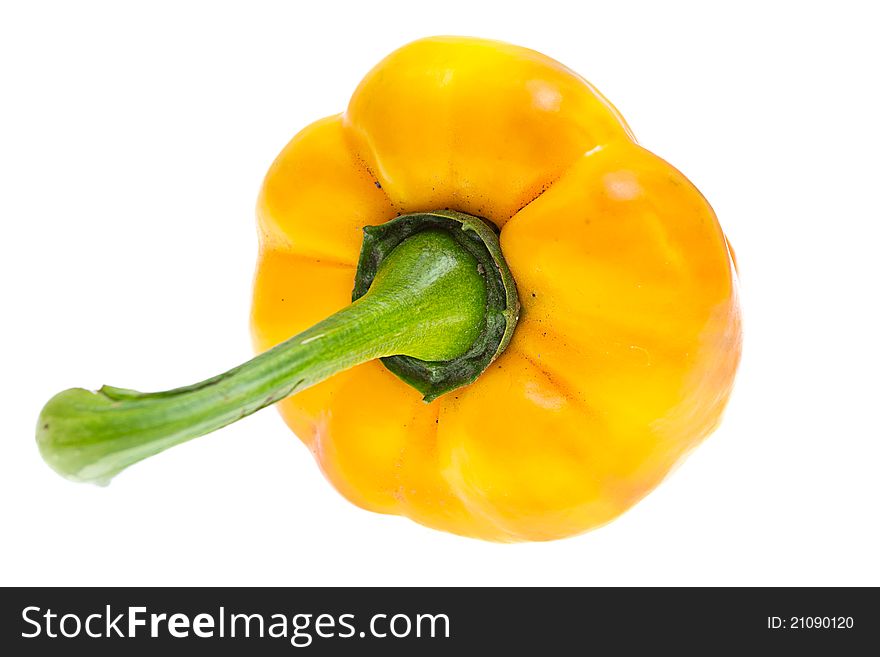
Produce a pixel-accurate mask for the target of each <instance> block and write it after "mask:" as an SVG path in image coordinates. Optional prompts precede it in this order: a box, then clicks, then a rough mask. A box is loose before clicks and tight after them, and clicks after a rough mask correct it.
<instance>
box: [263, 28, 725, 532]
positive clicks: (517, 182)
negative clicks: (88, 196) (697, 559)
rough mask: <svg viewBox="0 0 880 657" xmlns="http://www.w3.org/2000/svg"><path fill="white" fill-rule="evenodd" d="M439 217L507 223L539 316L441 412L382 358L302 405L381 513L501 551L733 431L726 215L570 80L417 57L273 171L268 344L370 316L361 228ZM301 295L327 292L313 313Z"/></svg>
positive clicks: (297, 420)
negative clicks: (359, 295)
mask: <svg viewBox="0 0 880 657" xmlns="http://www.w3.org/2000/svg"><path fill="white" fill-rule="evenodd" d="M440 208H453V209H455V210H459V211H462V212H465V213H469V214H473V215H478V216H483V217H486V218H488V219H490V220H491V221H492V222H493V223H494V224H495V225H496V226H498V227H499V228H501V247H502V250H503V253H504V257H505V259H506V260H507V263H508V265H509V267H510V269H511V271H512V273H513V277H514V279H515V280H516V284H517V287H518V288H519V293H520V297H521V300H522V304H523V309H522V314H521V317H520V320H519V324H518V326H517V329H516V331H515V333H514V336H513V341H512V343H511V344H510V346H509V347H508V349H507V350H506V351H505V353H504V354H503V355H502V356H501V357H500V358H499V359H498V360H497V361H496V362H495V363H494V364H493V366H492V367H491V368H490V369H489V370H487V371H486V372H485V374H483V376H482V377H481V378H480V379H479V380H478V381H476V382H475V383H474V384H472V385H470V386H468V387H466V388H463V389H460V390H458V391H456V392H454V393H449V394H447V395H445V396H443V397H441V398H439V399H437V400H435V401H433V402H431V403H430V404H427V405H426V404H423V403H422V401H421V398H420V395H419V393H418V392H417V391H416V390H414V389H412V388H411V387H409V386H407V385H406V384H405V383H403V382H402V381H400V380H399V379H397V378H396V377H395V376H393V375H392V374H391V373H389V372H388V371H387V370H386V369H385V368H384V367H383V366H382V364H381V363H379V362H376V361H373V362H368V363H364V364H363V365H359V366H358V367H356V368H353V369H351V370H348V371H347V372H344V373H342V374H338V375H336V376H334V377H332V378H330V379H328V380H326V381H324V382H323V383H321V384H319V385H317V386H315V387H313V388H311V389H310V390H308V391H306V392H303V393H301V394H298V395H296V396H293V397H290V398H288V399H286V400H285V401H283V402H281V404H280V409H281V412H282V414H283V416H284V419H285V420H286V421H287V423H288V424H289V425H290V427H291V428H292V429H293V430H294V432H295V433H296V434H297V435H298V436H299V437H300V438H301V439H302V440H303V441H304V442H305V443H306V444H307V445H308V446H309V448H310V449H311V450H312V452H313V454H314V455H315V458H316V459H317V460H318V463H319V464H320V465H321V467H322V469H323V470H324V472H325V473H326V475H327V477H328V478H329V479H330V481H331V482H332V483H333V485H334V486H336V487H337V488H338V489H339V490H340V491H341V492H342V493H343V494H344V495H345V496H346V497H347V498H348V499H350V500H351V501H352V502H354V503H356V504H358V505H360V506H362V507H364V508H366V509H370V510H373V511H380V512H384V513H399V514H404V515H407V516H409V517H411V518H413V519H414V520H416V521H418V522H421V523H423V524H426V525H428V526H430V527H435V528H438V529H444V530H447V531H451V532H455V533H459V534H465V535H468V536H479V537H482V538H488V539H495V540H542V539H552V538H559V537H562V536H568V535H570V534H575V533H578V532H582V531H584V530H586V529H589V528H591V527H595V526H596V525H599V524H602V523H604V522H607V521H608V520H611V519H612V518H614V517H615V516H617V515H618V514H620V513H621V512H623V511H624V510H626V509H627V508H628V507H630V506H631V505H632V504H633V503H634V502H636V501H637V500H638V499H639V498H641V497H642V496H643V495H644V494H645V493H647V492H648V491H649V490H651V489H652V488H653V487H654V486H655V485H656V484H657V483H658V482H659V481H660V479H661V478H662V477H663V476H664V475H665V474H666V473H667V472H668V471H669V469H670V468H671V467H672V466H673V465H674V464H675V463H676V462H677V461H678V460H679V458H681V456H682V455H683V454H684V453H685V452H687V451H688V450H689V449H690V448H692V447H693V446H694V445H696V444H697V443H698V442H699V441H700V440H701V439H702V438H703V437H705V436H706V435H707V434H708V433H709V432H710V431H711V430H712V429H713V428H714V427H715V425H716V423H717V422H718V419H719V416H720V414H721V411H722V409H723V407H724V404H725V402H726V401H727V397H728V395H729V393H730V389H731V385H732V382H733V376H734V372H735V370H736V367H737V363H738V360H739V354H740V342H741V335H740V321H739V317H740V315H739V308H738V303H737V296H736V283H735V275H734V271H733V268H732V266H731V257H730V254H729V252H728V248H727V245H726V243H725V238H724V234H723V233H722V231H721V228H720V227H719V225H718V222H717V220H716V218H715V215H714V213H713V212H712V208H711V207H710V206H709V204H708V203H707V202H706V200H705V199H704V198H703V197H702V196H701V195H700V193H699V192H698V191H697V190H696V189H695V188H694V186H693V185H692V184H691V183H690V182H689V181H688V180H687V179H686V178H685V177H684V176H683V175H682V174H681V173H679V172H678V171H677V170H675V169H674V168H673V167H672V166H670V165H669V164H667V163H666V162H664V161H663V160H661V159H660V158H658V157H657V156H655V155H653V154H651V153H650V152H648V151H646V150H645V149H643V148H641V147H640V146H638V145H637V144H636V142H635V140H634V138H633V135H632V132H631V131H630V129H629V128H628V127H627V125H626V123H625V122H624V120H623V118H622V117H621V116H620V114H619V113H618V112H617V110H616V109H615V108H614V107H613V106H612V105H611V104H610V103H609V102H608V101H607V100H606V99H605V98H604V97H603V96H602V95H601V94H599V92H598V91H596V90H595V89H594V88H593V87H592V86H591V85H590V84H589V83H587V82H586V81H585V80H583V78H581V77H579V76H578V75H576V74H575V73H573V72H572V71H570V70H569V69H567V68H565V67H564V66H562V65H561V64H559V63H557V62H555V61H553V60H552V59H549V58H547V57H545V56H543V55H541V54H538V53H536V52H533V51H531V50H526V49H524V48H518V47H515V46H511V45H507V44H503V43H497V42H493V41H485V40H479V39H463V38H432V39H425V40H422V41H417V42H415V43H411V44H409V45H407V46H405V47H403V48H401V49H400V50H398V51H397V52H395V53H393V54H391V55H390V56H389V57H387V58H386V59H385V60H384V61H382V62H381V63H380V64H379V65H378V66H376V67H375V68H374V69H373V70H372V71H371V72H370V73H369V74H368V75H367V77H366V78H365V79H364V80H363V82H361V84H360V86H358V88H357V90H356V91H355V93H354V96H353V97H352V99H351V102H350V103H349V106H348V110H347V111H346V112H345V114H343V115H339V116H333V117H330V118H327V119H324V120H322V121H318V122H317V123H315V124H313V125H311V126H309V127H308V128H306V129H305V130H303V131H302V132H301V133H299V134H298V135H297V136H296V137H295V138H294V139H293V141H291V142H290V143H289V144H288V145H287V147H286V148H285V149H284V150H283V151H282V153H281V154H280V155H279V156H278V159H277V160H276V161H275V163H274V164H273V165H272V167H271V169H270V170H269V173H268V175H267V176H266V180H265V183H264V185H263V189H262V192H261V194H260V198H259V202H258V218H259V226H260V234H261V237H262V249H261V252H260V261H259V266H258V269H257V275H256V283H255V288H254V304H253V314H252V320H253V321H252V326H253V334H254V339H255V344H256V347H257V349H258V350H264V349H267V348H268V347H271V346H273V345H275V344H276V343H278V342H281V341H282V340H285V339H286V338H287V337H289V336H290V335H292V334H294V333H298V332H299V331H301V330H303V329H305V328H306V327H308V326H311V325H312V324H314V323H315V322H316V321H318V320H320V319H321V318H322V317H325V316H327V315H328V314H330V313H332V312H335V311H337V310H339V309H340V308H342V307H344V306H345V305H346V304H347V303H348V302H349V297H350V293H351V289H352V281H353V278H354V273H355V267H356V265H357V261H358V254H359V250H360V235H361V227H363V226H365V225H372V224H379V223H382V222H384V221H387V220H388V219H390V218H393V217H395V216H397V215H398V214H403V213H411V212H417V211H424V210H436V209H440ZM291 289H296V290H302V289H306V290H307V294H308V296H307V297H303V296H300V297H298V301H297V302H296V303H292V302H291V296H290V294H288V290H291Z"/></svg>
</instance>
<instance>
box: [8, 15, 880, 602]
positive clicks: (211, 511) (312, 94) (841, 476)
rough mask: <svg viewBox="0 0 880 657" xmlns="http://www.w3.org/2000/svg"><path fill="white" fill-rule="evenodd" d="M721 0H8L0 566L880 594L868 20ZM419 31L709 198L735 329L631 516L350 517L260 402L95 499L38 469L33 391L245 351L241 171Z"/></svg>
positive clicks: (872, 47)
mask: <svg viewBox="0 0 880 657" xmlns="http://www.w3.org/2000/svg"><path fill="white" fill-rule="evenodd" d="M822 5H824V7H823V6H822ZM715 6H716V5H715V3H711V4H710V3H698V2H694V3H670V2H639V3H636V2H613V3H612V2H583V1H582V2H571V3H561V2H551V1H550V0H541V1H540V2H528V3H516V2H511V1H510V0H508V1H507V2H503V3H494V2H493V3H490V2H474V1H473V0H470V1H467V2H454V1H451V0H446V1H445V2H443V3H441V4H439V5H438V4H437V3H428V4H425V3H415V2H410V3H391V2H382V1H379V0H371V1H370V2H358V3H351V4H350V5H346V4H345V3H324V2H310V3H299V2H287V3H281V2H278V3H275V2H247V3H245V2H241V3H235V4H228V3H219V2H188V3H177V2H173V3H172V2H152V3H141V4H140V7H135V6H134V3H125V6H123V4H122V3H112V2H106V3H97V2H79V3H64V2H58V3H47V2H29V3H26V2H18V3H16V2H11V3H9V2H5V3H3V5H2V9H0V222H2V223H0V231H2V237H0V249H2V253H0V256H2V257H0V267H2V272H0V274H2V275H0V281H2V286H3V287H2V291H3V294H2V297H3V302H2V307H3V310H4V312H3V319H2V324H0V330H2V340H0V350H2V353H0V356H2V361H0V362H2V375H0V386H2V391H0V394H2V399H3V400H4V410H3V429H2V439H3V442H2V457H0V458H2V465H3V475H2V477H0V527H2V534H3V537H2V540H0V552H2V554H0V584H22V585H36V584H118V585H137V584H141V585H150V584H216V585H221V584H233V585H239V584H255V585H256V584H264V585H266V584H279V585H281V584H284V585H306V584H311V585H324V584H328V585H329V584H403V585H428V584H475V585H482V584H495V585H499V584H500V585H506V584H529V585H531V584H587V585H600V584H605V585H621V584H622V585H627V584H735V585H737V584H873V585H878V584H880V566H878V559H877V555H878V553H880V531H878V514H877V502H878V499H880V486H878V481H877V468H878V462H880V441H878V437H880V429H878V421H877V417H878V414H877V410H876V409H877V405H878V397H880V395H878V393H880V385H878V366H880V348H878V334H880V325H878V324H880V323H878V319H877V318H878V313H877V306H878V296H880V295H878V285H877V283H878V275H877V271H878V269H877V241H876V240H877V238H878V236H880V231H878V219H880V216H878V215H880V210H878V207H880V203H878V173H880V167H878V155H877V153H878V147H880V134H878V118H877V117H878V115H880V103H878V98H877V71H876V65H877V62H878V61H880V48H878V45H877V40H876V20H875V19H872V17H871V16H869V12H870V10H869V9H868V7H869V6H870V4H869V3H860V2H835V3H822V4H821V5H820V4H819V3H817V4H816V5H812V4H810V3H804V2H798V3H795V2H792V3H784V2H775V3H769V2H756V3H748V2H741V3H737V4H736V5H735V6H734V5H731V6H730V8H729V9H719V8H712V7H715ZM432 34H465V35H475V36H484V37H489V38H496V39H502V40H506V41H510V42H513V43H517V44H520V45H524V46H528V47H531V48H534V49H536V50H539V51H542V52H544V53H546V54H548V55H550V56H552V57H554V58H556V59H558V60H560V61H562V62H563V63H565V64H567V65H568V66H570V67H571V68H573V69H575V70H576V71H578V72H580V73H581V74H583V75H584V76H585V77H587V78H588V79H589V80H590V81H592V82H593V83H594V84H595V85H596V86H597V87H598V88H599V89H600V90H601V91H602V92H603V93H604V94H605V95H607V96H608V97H609V98H610V99H611V101H612V102H613V103H615V104H616V105H617V107H618V108H619V109H620V110H621V112H622V113H623V114H624V116H625V117H626V118H627V120H628V121H629V123H630V125H631V126H632V127H633V129H634V131H635V132H636V135H637V136H638V137H639V139H640V141H641V143H642V144H644V145H645V146H646V147H647V148H649V149H651V150H653V151H655V152H656V153H658V154H659V155H661V156H662V157H664V158H665V159H668V160H669V161H670V162H672V163H673V164H674V165H675V166H676V167H678V168H680V169H681V170H682V171H684V172H685V174H686V175H688V176H689V177H690V178H691V179H692V180H693V181H694V183H695V184H696V185H697V186H698V187H699V188H700V189H701V191H702V192H703V193H704V194H705V195H706V196H707V198H708V199H709V200H710V201H711V202H712V204H713V206H714V207H715V210H716V211H717V213H718V216H719V218H720V219H721V222H722V225H723V226H724V228H725V230H726V232H727V233H728V235H729V237H730V239H731V241H732V242H733V244H734V246H735V247H736V249H737V255H738V259H739V265H740V270H741V276H742V296H743V303H744V314H745V322H746V324H745V327H746V341H745V352H744V359H743V363H742V368H741V371H740V376H739V378H738V381H737V388H736V391H735V395H734V398H733V400H732V402H731V404H730V406H729V409H728V413H727V416H726V419H725V421H724V423H723V425H722V427H721V429H720V430H718V431H717V432H716V433H715V434H714V435H713V436H712V437H711V438H710V439H709V440H708V441H707V442H706V443H705V444H704V445H703V446H702V447H701V448H700V449H698V450H697V451H696V452H695V453H694V454H693V455H692V456H691V457H690V458H689V459H688V460H687V461H686V463H684V465H682V466H681V467H680V468H678V469H677V470H676V471H675V472H674V473H673V474H672V475H670V477H669V478H668V479H667V480H666V481H665V482H664V483H663V484H662V485H661V486H660V487H659V488H658V489H657V490H656V491H655V492H654V493H653V494H651V495H650V496H649V497H648V498H647V499H645V500H644V501H643V502H642V503H640V504H639V505H637V507H636V508H635V509H633V510H632V511H630V512H628V513H627V514H625V515H624V516H623V517H621V518H620V519H618V520H617V521H615V522H613V523H612V524H610V525H608V526H606V527H604V528H601V529H599V530H597V531H595V532H592V533H589V534H585V535H583V536H580V537H576V538H573V539H568V540H564V541H559V542H555V543H549V544H519V545H495V544H490V543H482V542H478V541H475V540H469V539H463V538H458V537H455V536H451V535H446V534H442V533H439V532H435V531H430V530H428V529H424V528H422V527H420V526H418V525H416V524H414V523H412V522H410V521H408V520H404V519H401V518H396V517H390V516H380V515H375V514H371V513H367V512H365V511H361V510H359V509H357V508H355V507H354V506H352V505H350V504H349V503H347V502H346V501H344V500H343V499H342V498H341V497H340V496H339V495H338V494H337V493H336V492H335V491H334V490H333V489H332V488H331V487H330V485H329V484H328V483H326V482H325V481H324V479H323V477H322V475H321V474H320V472H319V471H318V468H317V467H316V465H315V464H314V463H313V462H312V459H311V457H310V456H309V454H308V452H307V451H306V449H305V448H304V447H302V445H301V444H300V443H299V442H298V441H297V440H296V439H295V437H294V436H293V435H292V434H291V433H290V431H289V430H288V429H287V428H286V427H285V426H284V424H283V423H282V421H281V419H280V418H279V417H278V415H277V413H275V412H274V411H271V410H270V411H264V412H262V413H259V414H257V415H256V416H253V417H251V418H249V419H247V420H245V421H243V422H241V423H239V424H237V425H234V426H232V427H229V428H227V429H225V430H223V431H221V432H219V433H217V434H214V435H212V436H209V437H205V438H201V439H198V440H195V441H193V442H191V443H188V444H186V445H183V446H180V447H177V448H175V449H173V450H171V451H169V452H166V453H164V454H162V455H160V456H158V457H156V458H153V459H151V460H150V461H148V462H145V463H142V464H140V465H138V466H135V467H133V468H131V469H130V470H128V471H127V472H125V473H124V474H122V475H121V476H119V477H118V478H117V479H116V480H114V482H113V484H112V485H111V486H110V487H109V488H105V489H102V488H98V487H94V486H89V485H77V484H73V483H69V482H67V481H65V480H63V479H61V478H60V477H58V476H57V475H56V474H55V473H54V472H52V471H51V470H50V469H49V468H48V467H47V466H45V465H44V464H43V463H42V461H41V460H40V457H39V454H38V452H37V449H36V447H35V444H34V440H33V431H34V424H35V421H36V417H37V414H38V412H39V410H40V407H41V406H42V404H43V403H44V402H45V401H46V400H47V399H48V398H49V397H50V396H51V395H52V394H54V393H55V392H57V391H59V390H61V389H63V388H67V387H71V386H84V387H89V388H96V387H98V386H100V385H101V384H102V383H109V384H113V385H120V386H128V387H134V388H137V389H141V390H151V389H164V388H168V387H173V386H176V385H181V384H185V383H189V382H192V381H195V380H198V379H200V378H202V377H204V376H207V375H210V374H214V373H216V372H219V371H221V370H222V369H225V368H227V367H229V366H232V365H234V364H236V363H238V362H239V361H242V360H244V359H246V358H248V357H249V356H250V353H251V352H250V340H249V335H248V322H247V317H248V308H249V303H250V285H251V276H252V272H253V267H254V262H255V255H256V253H255V250H256V238H255V230H254V219H253V208H254V203H255V198H256V193H257V189H258V186H259V184H260V181H261V179H262V176H263V174H264V172H265V170H266V168H267V167H268V165H269V163H270V162H271V161H272V159H273V158H274V156H275V154H276V153H277V152H278V150H279V149H280V148H281V147H282V146H283V145H284V144H285V143H286V142H287V140H288V139H289V138H290V137H291V136H292V135H293V134H294V133H296V132H297V131H298V130H299V129H300V128H302V127H303V126H305V125H306V124H308V123H309V122H311V121H312V120H314V119H316V118H318V117H321V116H325V115H328V114H332V113H336V112H339V111H341V110H342V109H344V107H345V104H346V102H347V100H348V96H349V95H350V93H351V92H352V90H353V89H354V86H355V85H356V83H357V82H358V81H359V79H360V78H361V76H362V75H363V74H364V73H365V72H366V71H367V70H368V69H369V68H370V67H371V66H372V65H373V64H374V63H376V62H377V61H378V60H379V59H380V58H381V57H383V56H384V55H385V54H387V52H390V51H391V50H392V49H394V48H396V47H398V46H400V45H402V44H404V43H406V42H408V41H410V40H413V39H415V38H418V37H421V36H428V35H432Z"/></svg>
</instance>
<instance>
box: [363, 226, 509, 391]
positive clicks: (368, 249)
mask: <svg viewBox="0 0 880 657" xmlns="http://www.w3.org/2000/svg"><path fill="white" fill-rule="evenodd" d="M438 228H439V229H442V230H444V231H446V232H448V233H449V234H450V235H451V236H452V237H453V239H455V241H456V242H457V243H458V244H460V245H461V246H462V247H463V248H464V249H466V250H467V251H468V252H469V253H470V254H471V255H473V256H474V258H475V259H476V261H477V271H478V272H479V273H480V275H481V276H482V277H483V279H484V281H485V283H486V310H485V316H484V321H483V325H482V328H481V330H480V332H479V335H478V336H477V338H476V339H475V340H474V342H473V344H472V345H471V347H470V348H469V349H468V350H467V351H466V352H465V353H464V354H462V355H461V356H458V357H457V358H453V359H450V360H445V361H427V360H420V359H418V358H414V357H412V356H404V355H397V356H387V357H384V358H382V359H381V360H382V363H383V364H384V365H385V367H387V368H388V369H389V370H390V371H391V372H392V373H394V374H395V375H396V376H397V377H398V378H400V379H401V380H403V381H404V382H405V383H407V384H409V385H411V386H412V387H414V388H415V389H416V390H418V391H419V392H420V393H422V395H423V396H424V401H425V402H431V401H433V400H434V399H436V398H437V397H439V396H440V395H443V394H446V393H447V392H450V391H452V390H455V389H456V388H460V387H462V386H465V385H468V384H470V383H473V382H474V381H476V379H477V378H478V377H479V376H480V374H482V373H483V372H484V371H485V370H486V368H488V367H489V365H490V364H491V363H492V362H493V361H494V360H495V359H496V358H497V357H498V356H499V355H501V353H502V352H503V351H504V350H505V349H506V348H507V345H508V344H509V343H510V340H511V338H512V337H513V332H514V329H515V328H516V323H517V321H518V319H519V313H520V303H519V296H518V294H517V290H516V283H515V281H514V279H513V275H512V274H511V273H510V269H509V268H508V266H507V262H506V261H505V260H504V256H503V254H502V252H501V244H500V242H499V239H498V236H499V231H498V229H497V228H496V227H495V225H494V224H492V223H491V222H489V221H488V220H486V219H483V218H481V217H476V216H473V215H469V214H465V213H463V212H456V211H454V210H436V211H431V212H417V213H413V214H406V215H401V216H399V217H397V218H395V219H392V220H391V221H388V222H386V223H384V224H380V225H378V226H366V227H364V229H363V230H364V240H363V244H362V246H361V253H360V258H359V260H358V267H357V272H356V274H355V285H354V289H353V291H352V301H357V300H358V299H359V298H361V297H362V296H364V295H365V294H366V293H367V291H368V290H369V289H370V285H371V284H372V282H373V279H374V278H375V276H376V274H377V273H378V271H379V268H380V266H381V264H382V262H383V261H384V260H385V258H386V257H388V255H389V254H390V253H391V252H392V251H393V250H394V249H395V248H396V247H397V246H398V245H399V244H401V243H402V242H403V241H404V240H406V239H408V238H409V237H412V236H413V235H415V234H417V233H420V232H422V231H425V230H431V229H438Z"/></svg>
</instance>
